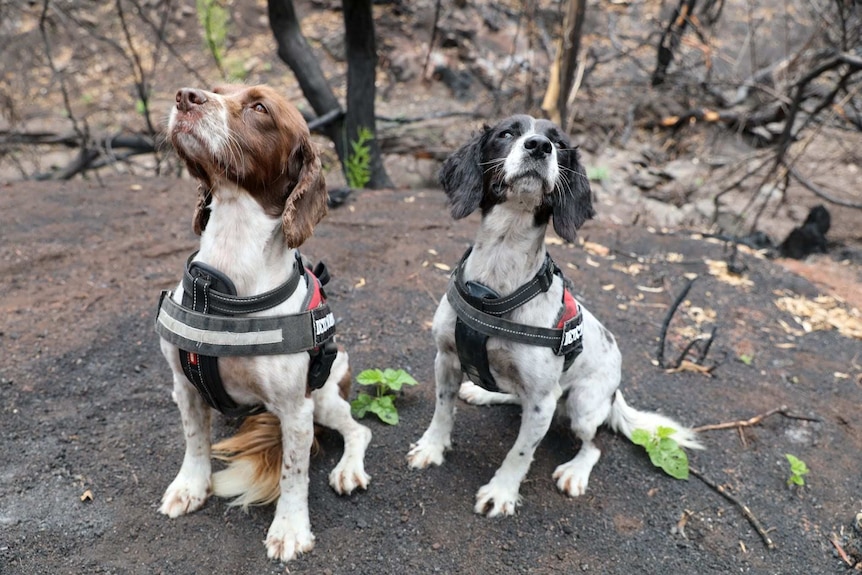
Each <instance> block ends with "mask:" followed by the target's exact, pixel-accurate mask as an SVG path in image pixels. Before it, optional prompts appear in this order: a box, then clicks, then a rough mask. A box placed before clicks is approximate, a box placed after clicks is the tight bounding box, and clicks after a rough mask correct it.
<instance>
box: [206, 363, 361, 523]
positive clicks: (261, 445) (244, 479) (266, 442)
mask: <svg viewBox="0 0 862 575" xmlns="http://www.w3.org/2000/svg"><path fill="white" fill-rule="evenodd" d="M351 379H352V378H351V375H350V370H349V369H348V371H347V373H346V374H345V375H344V377H342V378H341V380H339V382H338V394H339V395H340V396H341V397H342V398H344V399H347V394H348V393H349V392H350V382H351ZM319 431H320V428H318V427H317V426H316V425H315V427H314V435H315V437H314V443H313V444H312V446H311V453H312V455H313V454H316V453H317V451H318V449H319V444H318V441H317V434H318V432H319ZM212 455H213V457H214V458H215V459H219V460H221V461H224V462H225V463H227V467H226V468H225V469H222V470H221V471H217V472H215V473H214V474H213V478H212V479H213V481H212V485H213V493H214V494H215V495H218V496H219V497H224V498H228V499H232V501H231V502H230V505H239V506H241V507H242V508H243V509H248V506H249V505H266V504H268V503H273V502H274V501H276V500H277V499H278V496H279V494H280V493H281V487H280V485H279V480H280V478H281V458H282V435H281V422H280V421H279V419H278V417H276V416H275V415H273V414H272V413H269V412H265V413H261V414H258V415H252V416H250V417H247V418H246V419H245V421H243V422H242V425H240V427H239V431H237V433H236V435H234V436H232V437H228V438H227V439H223V440H222V441H219V442H218V443H216V444H215V445H213V447H212Z"/></svg>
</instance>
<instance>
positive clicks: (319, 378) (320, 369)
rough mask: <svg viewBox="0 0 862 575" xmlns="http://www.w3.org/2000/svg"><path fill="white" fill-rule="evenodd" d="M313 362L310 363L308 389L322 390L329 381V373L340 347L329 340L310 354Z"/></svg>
mask: <svg viewBox="0 0 862 575" xmlns="http://www.w3.org/2000/svg"><path fill="white" fill-rule="evenodd" d="M308 354H309V355H310V356H311V361H310V362H309V363H308V387H309V389H312V390H314V389H320V388H321V387H323V384H325V383H326V380H327V379H329V372H330V371H331V370H332V364H333V362H334V361H335V356H337V355H338V345H337V344H336V343H335V341H333V340H332V339H329V340H327V341H325V342H323V343H322V344H320V346H319V347H316V348H315V349H313V350H311V351H309V352H308Z"/></svg>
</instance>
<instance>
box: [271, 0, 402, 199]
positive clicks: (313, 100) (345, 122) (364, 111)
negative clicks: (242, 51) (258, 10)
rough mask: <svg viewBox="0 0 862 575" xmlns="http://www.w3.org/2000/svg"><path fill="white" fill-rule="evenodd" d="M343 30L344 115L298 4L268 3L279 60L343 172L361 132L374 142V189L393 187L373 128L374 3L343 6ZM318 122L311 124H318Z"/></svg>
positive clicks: (283, 0)
mask: <svg viewBox="0 0 862 575" xmlns="http://www.w3.org/2000/svg"><path fill="white" fill-rule="evenodd" d="M342 6H343V9H344V30H345V44H346V52H347V103H346V107H347V109H346V111H344V110H343V109H342V107H341V105H340V104H339V102H338V99H337V98H336V97H335V95H334V94H333V92H332V89H331V87H330V86H329V83H328V82H327V80H326V77H325V76H324V75H323V71H322V70H321V68H320V65H319V63H318V58H317V57H316V56H315V54H314V52H313V51H312V49H311V46H309V44H308V42H307V41H306V39H305V36H303V34H302V30H301V28H300V23H299V18H298V17H297V14H296V9H295V8H294V5H293V0H269V2H268V7H269V24H270V28H271V29H272V33H273V36H274V37H275V39H276V42H277V43H278V56H279V58H281V59H282V61H284V63H285V64H287V65H288V66H289V67H290V69H291V70H292V71H293V73H294V75H295V76H296V79H297V81H298V82H299V87H300V88H301V89H302V93H303V94H304V95H305V98H306V99H307V100H308V102H309V104H311V107H312V108H313V109H314V111H315V113H316V114H317V115H318V117H319V118H324V117H325V118H326V119H327V121H326V122H321V123H320V124H319V125H318V126H319V127H318V129H319V130H320V131H321V132H322V133H324V134H325V135H326V136H327V137H328V138H329V139H330V140H332V142H333V143H334V144H335V151H336V153H337V154H338V159H339V160H340V161H341V165H342V170H343V171H344V172H345V175H346V173H347V171H346V165H347V161H348V158H349V156H350V153H351V145H350V143H351V142H354V141H356V140H357V136H358V131H359V129H360V127H362V128H366V129H368V130H370V131H371V133H372V134H373V135H375V137H374V138H373V139H372V140H371V141H370V142H369V143H368V144H367V145H368V147H369V152H370V164H369V169H370V176H371V179H370V181H369V182H368V183H367V184H366V186H367V187H370V188H381V187H392V182H391V180H390V179H389V176H388V175H387V174H386V170H385V168H384V166H383V159H382V156H381V154H380V146H379V144H378V143H377V139H376V132H377V130H376V126H375V122H374V99H375V95H376V89H375V83H374V81H375V69H376V65H377V52H376V46H375V41H374V21H373V18H372V12H371V0H360V1H352V0H344V2H343V4H342ZM313 121H314V120H312V122H313Z"/></svg>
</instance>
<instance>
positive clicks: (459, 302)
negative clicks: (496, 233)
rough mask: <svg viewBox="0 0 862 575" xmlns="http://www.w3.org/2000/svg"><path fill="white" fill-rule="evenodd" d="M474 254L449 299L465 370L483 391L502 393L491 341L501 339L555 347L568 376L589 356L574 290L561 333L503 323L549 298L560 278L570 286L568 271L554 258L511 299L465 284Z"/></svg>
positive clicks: (566, 295)
mask: <svg viewBox="0 0 862 575" xmlns="http://www.w3.org/2000/svg"><path fill="white" fill-rule="evenodd" d="M471 250H472V248H468V250H467V251H466V253H465V254H464V256H463V257H462V258H461V261H460V262H458V265H457V267H456V268H455V270H454V271H453V272H452V279H451V281H450V282H449V289H448V290H447V292H446V296H447V298H448V300H449V303H450V304H451V305H452V308H453V309H454V310H455V313H456V314H457V316H458V318H457V320H456V322H455V347H456V348H457V351H458V357H459V359H460V361H461V369H462V371H464V372H465V373H466V374H467V375H468V376H469V377H470V379H471V380H473V382H474V383H476V384H477V385H481V386H483V387H485V388H487V389H490V390H496V389H497V384H496V381H495V380H494V377H493V376H492V375H491V372H490V368H489V366H488V350H487V342H488V338H489V337H500V338H503V339H508V340H510V341H515V342H518V343H523V344H526V345H536V346H541V347H550V348H551V349H552V350H553V351H554V353H555V354H556V355H560V356H564V357H565V360H564V362H563V370H564V371H565V370H567V369H568V368H569V367H571V365H572V363H573V362H574V361H575V358H576V357H577V356H578V354H580V353H581V351H582V350H583V341H582V337H583V314H581V313H580V307H579V306H578V304H577V302H576V301H575V299H574V298H573V297H572V295H571V293H570V291H569V289H568V288H565V287H564V290H563V298H562V302H561V305H562V310H563V313H562V316H563V317H562V319H561V320H560V322H559V323H558V325H557V327H555V328H543V327H536V326H531V325H526V324H521V323H517V322H513V321H511V320H507V319H504V318H503V317H501V316H502V315H503V314H506V313H508V312H511V311H513V310H515V309H517V308H518V307H520V306H522V305H524V304H525V303H527V302H528V301H530V300H531V299H533V298H534V297H536V296H537V295H539V294H540V293H544V292H547V291H548V289H549V288H550V286H551V283H552V282H553V278H554V276H555V275H556V276H559V277H560V278H561V279H563V281H564V286H565V278H564V277H563V274H562V271H560V268H559V267H557V265H556V264H555V263H554V261H553V259H552V258H551V256H550V254H546V255H545V260H544V262H543V263H542V267H541V268H540V269H539V271H538V272H537V273H536V275H535V276H534V277H533V278H532V279H531V280H530V281H528V282H527V283H525V284H524V285H522V286H520V287H519V288H518V289H516V290H515V291H513V292H512V293H511V294H509V295H508V296H504V297H501V296H500V295H499V294H498V293H497V292H495V291H494V290H492V289H491V288H489V287H487V286H485V285H483V284H481V283H479V282H473V281H464V264H465V262H466V260H467V257H468V256H469V255H470V252H471Z"/></svg>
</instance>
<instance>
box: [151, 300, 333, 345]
mask: <svg viewBox="0 0 862 575" xmlns="http://www.w3.org/2000/svg"><path fill="white" fill-rule="evenodd" d="M170 296H171V292H169V291H163V292H162V295H161V300H160V302H159V314H158V316H157V319H156V332H157V333H158V334H159V335H160V336H161V337H163V338H164V339H166V340H167V341H168V342H170V343H172V344H173V345H175V346H177V347H178V348H180V349H183V350H185V351H188V352H191V353H198V354H201V355H208V356H214V357H228V356H248V355H280V354H289V353H298V352H302V351H309V350H312V349H314V348H316V347H319V346H320V345H321V344H323V343H324V342H325V341H327V340H328V339H330V338H331V337H332V336H333V334H334V333H335V318H334V316H333V315H332V311H330V309H329V306H328V305H327V304H326V303H322V304H321V305H319V306H318V307H316V308H314V309H312V310H309V311H306V312H303V313H298V314H291V315H282V316H275V317H261V318H256V317H255V318H236V317H227V316H213V315H207V314H203V313H200V312H196V311H193V310H190V309H187V308H184V307H182V306H181V305H179V304H177V303H176V302H175V301H173V299H172V298H171V297H170Z"/></svg>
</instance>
